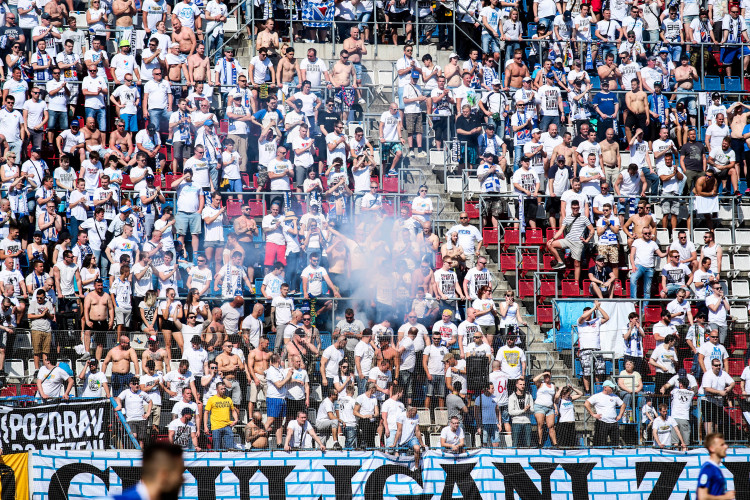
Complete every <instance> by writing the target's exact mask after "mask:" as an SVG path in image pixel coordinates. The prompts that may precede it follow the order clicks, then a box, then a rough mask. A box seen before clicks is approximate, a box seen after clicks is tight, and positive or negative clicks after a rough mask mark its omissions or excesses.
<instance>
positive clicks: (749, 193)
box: [745, 188, 750, 196]
mask: <svg viewBox="0 0 750 500" xmlns="http://www.w3.org/2000/svg"><path fill="white" fill-rule="evenodd" d="M745 196H750V188H747V189H745Z"/></svg>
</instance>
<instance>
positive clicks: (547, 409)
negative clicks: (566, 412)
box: [534, 403, 555, 417]
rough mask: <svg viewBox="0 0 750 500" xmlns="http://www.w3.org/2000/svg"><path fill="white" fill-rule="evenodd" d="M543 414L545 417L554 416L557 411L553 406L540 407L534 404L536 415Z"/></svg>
mask: <svg viewBox="0 0 750 500" xmlns="http://www.w3.org/2000/svg"><path fill="white" fill-rule="evenodd" d="M537 413H541V414H542V415H544V416H545V417H546V416H548V415H554V414H555V409H554V408H553V407H552V406H544V405H538V404H536V403H534V414H535V415H536V414H537Z"/></svg>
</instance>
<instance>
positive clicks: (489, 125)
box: [485, 123, 495, 130]
mask: <svg viewBox="0 0 750 500" xmlns="http://www.w3.org/2000/svg"><path fill="white" fill-rule="evenodd" d="M485 128H486V129H487V130H495V124H494V123H488V124H487V127H485Z"/></svg>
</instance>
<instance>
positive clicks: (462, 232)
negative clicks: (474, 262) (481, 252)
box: [448, 224, 482, 255]
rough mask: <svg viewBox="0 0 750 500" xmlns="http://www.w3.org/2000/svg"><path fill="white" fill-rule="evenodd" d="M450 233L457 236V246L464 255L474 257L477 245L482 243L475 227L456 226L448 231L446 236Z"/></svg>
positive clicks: (480, 235) (468, 225) (479, 233)
mask: <svg viewBox="0 0 750 500" xmlns="http://www.w3.org/2000/svg"><path fill="white" fill-rule="evenodd" d="M450 233H457V234H458V246H460V247H461V248H462V249H463V251H464V253H465V254H466V255H474V254H475V252H476V246H477V244H478V243H479V242H481V241H482V233H481V232H479V229H477V227H476V226H472V225H470V224H467V225H465V226H464V225H461V224H456V225H455V226H452V227H451V228H450V229H449V230H448V234H450Z"/></svg>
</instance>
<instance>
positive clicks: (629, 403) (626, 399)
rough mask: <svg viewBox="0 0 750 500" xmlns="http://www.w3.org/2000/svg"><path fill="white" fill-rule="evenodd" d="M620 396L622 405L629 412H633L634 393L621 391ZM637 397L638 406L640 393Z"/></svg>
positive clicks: (636, 394)
mask: <svg viewBox="0 0 750 500" xmlns="http://www.w3.org/2000/svg"><path fill="white" fill-rule="evenodd" d="M625 380H627V379H625ZM657 389H658V388H657ZM619 396H620V399H622V404H624V405H625V408H626V409H628V410H631V409H632V408H633V393H632V392H628V391H619ZM635 397H636V404H638V399H637V398H638V397H639V393H637V392H636V393H635Z"/></svg>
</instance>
